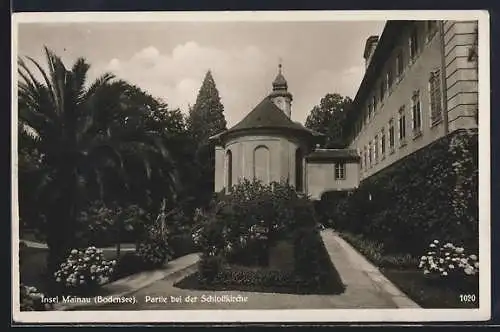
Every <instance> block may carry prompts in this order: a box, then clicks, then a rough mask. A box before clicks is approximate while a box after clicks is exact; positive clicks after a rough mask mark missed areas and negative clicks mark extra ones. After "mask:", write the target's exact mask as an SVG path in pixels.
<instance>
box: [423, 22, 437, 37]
mask: <svg viewBox="0 0 500 332" xmlns="http://www.w3.org/2000/svg"><path fill="white" fill-rule="evenodd" d="M425 26H426V29H425V30H426V40H427V41H430V40H431V39H432V37H434V35H435V34H436V32H437V31H438V21H426V22H425Z"/></svg>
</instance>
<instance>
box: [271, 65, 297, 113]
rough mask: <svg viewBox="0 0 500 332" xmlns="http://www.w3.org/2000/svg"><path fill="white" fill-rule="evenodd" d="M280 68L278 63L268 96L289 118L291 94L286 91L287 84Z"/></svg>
mask: <svg viewBox="0 0 500 332" xmlns="http://www.w3.org/2000/svg"><path fill="white" fill-rule="evenodd" d="M281 69H282V66H281V63H280V64H279V66H278V75H277V76H276V78H275V79H274V81H273V92H271V94H270V95H269V98H271V100H272V102H273V103H274V104H275V105H276V106H278V108H279V109H281V110H282V111H283V112H285V114H286V116H288V118H290V117H291V115H292V94H291V93H290V92H288V84H287V82H286V79H285V77H284V76H283V74H282V72H281Z"/></svg>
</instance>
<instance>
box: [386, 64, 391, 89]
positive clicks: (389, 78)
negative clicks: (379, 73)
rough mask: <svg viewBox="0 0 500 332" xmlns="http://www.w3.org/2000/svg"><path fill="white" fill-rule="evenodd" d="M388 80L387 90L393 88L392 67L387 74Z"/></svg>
mask: <svg viewBox="0 0 500 332" xmlns="http://www.w3.org/2000/svg"><path fill="white" fill-rule="evenodd" d="M386 82H387V91H389V90H390V89H391V88H392V70H390V69H389V71H388V72H387V74H386Z"/></svg>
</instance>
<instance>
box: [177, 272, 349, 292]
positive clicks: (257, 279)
mask: <svg viewBox="0 0 500 332" xmlns="http://www.w3.org/2000/svg"><path fill="white" fill-rule="evenodd" d="M328 270H329V272H330V274H329V275H328V276H327V278H325V279H326V280H327V282H324V283H322V284H321V285H319V286H318V285H316V284H315V283H311V282H308V280H303V279H301V278H298V277H297V276H296V275H295V274H294V273H293V272H290V271H280V270H272V269H268V268H264V267H248V266H241V265H230V266H227V267H226V268H225V269H224V270H223V271H221V272H220V273H219V274H218V275H217V277H216V279H215V280H214V281H213V282H210V283H205V282H202V281H201V279H200V278H199V276H200V275H199V273H198V272H195V273H193V274H191V275H189V276H187V277H186V278H184V279H182V280H180V281H179V282H177V283H176V284H174V287H177V288H181V289H193V290H210V291H246V292H260V293H282V294H341V293H342V292H344V285H343V284H342V281H341V279H340V276H339V275H338V273H337V271H336V270H335V268H333V267H332V269H328Z"/></svg>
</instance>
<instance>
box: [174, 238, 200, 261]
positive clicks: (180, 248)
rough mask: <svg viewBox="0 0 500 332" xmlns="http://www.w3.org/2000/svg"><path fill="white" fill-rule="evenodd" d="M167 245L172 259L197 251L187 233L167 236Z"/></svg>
mask: <svg viewBox="0 0 500 332" xmlns="http://www.w3.org/2000/svg"><path fill="white" fill-rule="evenodd" d="M169 245H170V248H171V251H172V259H175V258H178V257H182V256H184V255H188V254H191V253H194V252H196V251H197V248H196V246H195V244H194V242H193V238H192V236H191V234H189V233H183V234H173V235H171V236H169Z"/></svg>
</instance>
